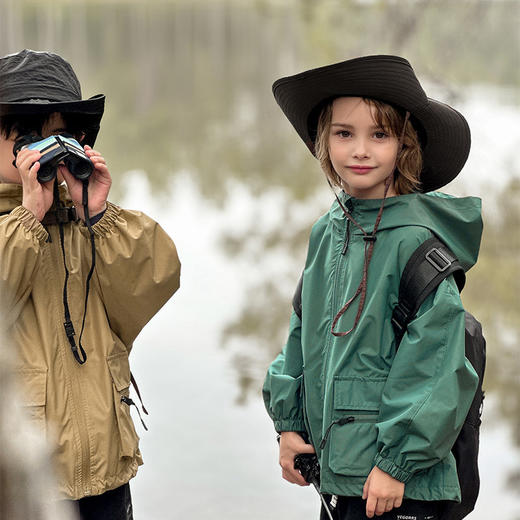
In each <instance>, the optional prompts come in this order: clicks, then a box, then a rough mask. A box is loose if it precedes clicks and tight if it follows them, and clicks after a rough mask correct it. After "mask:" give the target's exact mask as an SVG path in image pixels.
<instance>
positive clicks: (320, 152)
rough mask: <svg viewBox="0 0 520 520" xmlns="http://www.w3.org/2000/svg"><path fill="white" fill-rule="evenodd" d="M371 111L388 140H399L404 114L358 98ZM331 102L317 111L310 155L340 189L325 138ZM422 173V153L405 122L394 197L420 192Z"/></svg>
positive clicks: (328, 129) (369, 100)
mask: <svg viewBox="0 0 520 520" xmlns="http://www.w3.org/2000/svg"><path fill="white" fill-rule="evenodd" d="M362 99H363V101H364V102H365V103H367V104H368V105H369V106H370V107H371V108H374V112H375V122H376V124H377V125H378V126H380V127H381V128H383V129H384V130H385V131H386V132H387V133H388V134H389V135H391V136H392V137H397V138H399V137H400V136H401V132H402V131H403V125H404V122H405V115H404V114H403V113H401V112H400V111H398V110H397V109H396V108H394V107H393V106H391V105H389V104H387V103H383V102H382V101H378V100H375V99H371V98H362ZM333 101H334V100H331V101H330V102H329V103H328V104H327V105H326V106H325V107H324V108H323V109H322V111H321V113H320V116H319V119H318V129H317V133H316V141H315V148H314V152H315V155H316V158H317V159H318V161H319V162H320V164H321V167H322V169H323V171H324V172H325V175H326V176H327V178H328V180H329V181H330V183H331V184H332V186H336V187H338V188H340V189H342V188H343V182H342V180H341V177H340V176H339V175H338V174H337V173H336V171H335V170H334V167H333V166H332V162H331V160H330V156H329V135H330V128H331V123H332V103H333ZM421 170H422V151H421V143H420V142H419V136H418V135H417V132H416V131H415V129H414V127H413V126H412V123H411V122H410V120H408V121H407V123H406V127H405V130H404V135H403V143H402V149H401V151H400V153H399V155H398V157H397V164H396V170H395V173H394V189H395V192H396V194H397V195H403V194H405V193H413V192H415V191H420V187H421V182H420V180H419V177H420V175H421Z"/></svg>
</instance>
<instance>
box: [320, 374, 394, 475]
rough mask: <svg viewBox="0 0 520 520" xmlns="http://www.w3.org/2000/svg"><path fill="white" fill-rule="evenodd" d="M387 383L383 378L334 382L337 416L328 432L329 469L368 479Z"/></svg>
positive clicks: (343, 378) (341, 379)
mask: <svg viewBox="0 0 520 520" xmlns="http://www.w3.org/2000/svg"><path fill="white" fill-rule="evenodd" d="M384 384H385V380H384V379H362V378H359V377H342V378H336V379H335V381H334V412H333V413H334V416H333V420H332V422H331V424H330V425H329V431H328V434H329V441H328V442H329V443H330V446H329V467H330V469H331V470H332V471H333V472H334V473H337V474H340V475H345V476H352V477H366V476H367V475H368V474H369V473H370V471H371V470H372V468H373V467H374V458H375V456H376V453H377V449H376V441H377V428H376V423H377V420H378V417H379V407H380V401H381V394H382V392H383V387H384ZM326 435H327V432H326ZM324 441H326V436H324Z"/></svg>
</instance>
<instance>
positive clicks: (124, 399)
mask: <svg viewBox="0 0 520 520" xmlns="http://www.w3.org/2000/svg"><path fill="white" fill-rule="evenodd" d="M121 402H122V403H125V404H127V405H128V406H129V407H130V406H132V405H134V406H135V409H136V410H137V414H138V415H139V419H141V424H142V425H143V428H144V429H145V430H146V431H148V428H147V427H146V424H144V421H143V418H142V417H141V412H140V411H139V408H138V406H137V405H136V404H135V403H134V401H133V400H132V399H131V398H130V397H128V396H126V395H122V396H121Z"/></svg>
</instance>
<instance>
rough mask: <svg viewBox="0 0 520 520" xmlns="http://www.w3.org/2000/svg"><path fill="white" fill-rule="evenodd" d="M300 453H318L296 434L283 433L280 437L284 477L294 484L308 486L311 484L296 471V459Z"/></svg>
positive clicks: (281, 464)
mask: <svg viewBox="0 0 520 520" xmlns="http://www.w3.org/2000/svg"><path fill="white" fill-rule="evenodd" d="M300 453H316V452H315V451H314V447H313V446H312V444H307V443H306V442H305V441H304V440H303V439H302V437H301V435H299V434H298V433H296V432H282V433H281V435H280V466H281V467H282V477H283V478H284V479H285V480H288V481H289V482H292V483H293V484H298V485H299V486H308V485H309V483H308V482H306V480H305V479H304V478H303V477H302V476H301V473H300V472H299V471H298V470H297V469H294V457H296V455H299V454H300Z"/></svg>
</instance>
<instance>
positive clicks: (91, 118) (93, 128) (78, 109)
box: [0, 94, 105, 146]
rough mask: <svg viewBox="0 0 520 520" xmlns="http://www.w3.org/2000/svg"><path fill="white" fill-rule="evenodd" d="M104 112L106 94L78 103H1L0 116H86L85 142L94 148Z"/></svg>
mask: <svg viewBox="0 0 520 520" xmlns="http://www.w3.org/2000/svg"><path fill="white" fill-rule="evenodd" d="M104 111H105V95H104V94H98V95H96V96H93V97H91V98H88V99H82V100H78V101H59V102H58V101H47V100H28V101H22V102H20V101H17V102H11V103H9V102H7V103H2V102H0V116H6V115H12V114H19V115H27V114H52V113H54V112H60V113H67V114H80V115H83V116H86V118H87V119H88V123H89V124H88V126H89V128H88V130H87V132H86V134H85V138H84V140H83V142H84V143H85V144H88V145H89V146H94V143H95V141H96V137H97V134H98V132H99V127H100V123H101V118H102V117H103V113H104Z"/></svg>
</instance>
